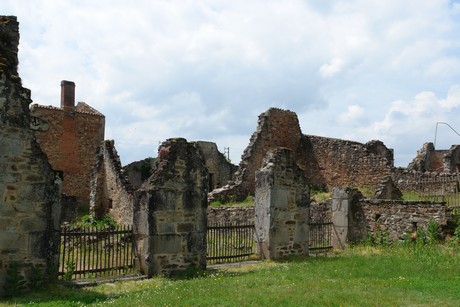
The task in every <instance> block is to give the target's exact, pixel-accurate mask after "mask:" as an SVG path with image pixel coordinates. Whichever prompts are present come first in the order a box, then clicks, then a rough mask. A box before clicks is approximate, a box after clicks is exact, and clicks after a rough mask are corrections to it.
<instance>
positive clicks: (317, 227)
mask: <svg viewBox="0 0 460 307" xmlns="http://www.w3.org/2000/svg"><path fill="white" fill-rule="evenodd" d="M308 225H309V226H310V234H309V242H308V249H309V251H310V254H319V253H327V252H329V251H331V250H332V232H333V231H334V224H333V223H332V222H323V223H309V224H308Z"/></svg>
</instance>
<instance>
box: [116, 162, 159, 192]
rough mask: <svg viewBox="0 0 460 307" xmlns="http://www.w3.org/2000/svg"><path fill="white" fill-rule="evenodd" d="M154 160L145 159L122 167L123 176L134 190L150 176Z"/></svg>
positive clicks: (153, 167)
mask: <svg viewBox="0 0 460 307" xmlns="http://www.w3.org/2000/svg"><path fill="white" fill-rule="evenodd" d="M156 160H157V159H156V158H145V159H144V160H141V161H134V162H132V163H130V164H128V165H125V166H123V168H122V170H123V174H124V175H126V177H127V178H128V181H129V183H130V184H131V185H132V186H133V188H134V189H138V188H139V187H140V186H141V185H142V184H143V183H144V181H146V180H147V179H148V178H149V177H150V176H152V174H153V171H154V169H155V164H156Z"/></svg>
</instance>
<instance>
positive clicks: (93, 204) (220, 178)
mask: <svg viewBox="0 0 460 307" xmlns="http://www.w3.org/2000/svg"><path fill="white" fill-rule="evenodd" d="M190 143H191V144H193V145H194V146H196V148H197V150H199V151H200V153H201V156H202V157H203V161H204V163H205V166H206V168H207V170H208V173H209V175H208V176H207V178H208V186H207V187H206V190H210V189H212V188H213V187H215V186H222V185H224V184H226V183H227V182H228V181H230V180H232V178H233V177H232V176H233V173H234V172H235V170H236V166H235V165H233V164H231V163H230V162H229V161H227V159H226V158H225V156H224V155H223V154H222V153H221V152H219V151H218V149H217V145H216V144H215V143H212V142H204V141H197V142H190ZM160 148H161V147H160ZM160 155H161V153H159V156H160ZM157 164H158V159H157V158H146V159H144V160H142V161H135V162H133V163H130V164H129V165H127V166H124V167H122V165H121V162H120V157H119V156H118V153H117V150H116V148H115V142H114V141H112V140H106V141H104V142H102V143H101V144H100V146H99V147H98V149H97V155H96V159H95V163H94V167H93V169H92V171H91V176H90V177H91V193H90V195H91V197H90V211H91V212H94V213H95V214H96V215H97V216H99V217H102V216H103V215H104V214H108V215H110V216H111V217H113V218H114V219H115V220H116V221H117V222H118V223H121V224H132V219H133V214H132V209H133V194H134V192H135V191H137V190H139V189H140V188H142V186H143V185H144V184H145V183H146V181H147V180H148V179H149V178H150V177H151V176H152V175H153V174H154V173H155V171H156V170H157V167H158V165H157Z"/></svg>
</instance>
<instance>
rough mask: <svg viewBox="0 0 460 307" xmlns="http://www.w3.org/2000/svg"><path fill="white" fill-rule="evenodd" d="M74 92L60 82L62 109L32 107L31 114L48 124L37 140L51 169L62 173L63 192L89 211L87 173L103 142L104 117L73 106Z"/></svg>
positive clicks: (72, 85)
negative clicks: (74, 197) (75, 198)
mask: <svg viewBox="0 0 460 307" xmlns="http://www.w3.org/2000/svg"><path fill="white" fill-rule="evenodd" d="M72 87H73V89H72ZM74 89H75V84H74V83H73V82H69V81H62V83H61V97H62V98H61V107H60V108H57V107H52V106H43V105H38V104H34V105H32V106H31V112H32V115H34V116H35V117H38V118H41V119H44V120H46V121H47V122H48V123H49V129H48V130H47V131H43V132H37V134H36V137H37V141H38V143H39V144H40V147H41V148H42V150H43V151H44V152H45V153H46V155H47V156H48V159H49V161H50V163H51V165H52V167H53V169H56V170H60V171H62V172H63V175H64V181H63V192H64V193H65V194H67V195H69V196H76V197H77V202H78V205H79V206H80V207H84V208H89V194H90V172H91V168H92V166H93V163H94V157H95V154H96V150H97V148H98V146H99V144H100V143H101V142H102V141H103V140H104V129H105V117H104V115H102V114H101V113H99V112H98V111H97V110H95V109H93V108H92V107H90V106H89V105H87V104H86V103H84V102H79V103H78V104H77V105H76V106H75V101H74V96H73V95H72V94H73V93H74ZM68 92H70V95H69V93H68ZM66 94H67V95H66ZM64 98H65V99H67V100H65V101H63V100H62V99H64Z"/></svg>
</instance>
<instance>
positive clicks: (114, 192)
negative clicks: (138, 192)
mask: <svg viewBox="0 0 460 307" xmlns="http://www.w3.org/2000/svg"><path fill="white" fill-rule="evenodd" d="M114 145H115V144H114V141H113V140H108V141H104V142H102V143H101V145H100V146H99V147H98V149H97V154H96V159H95V163H94V167H93V170H92V172H91V194H90V195H91V197H90V212H93V213H95V214H96V216H97V217H99V218H101V217H102V216H103V215H105V214H107V215H109V216H111V217H113V218H114V219H115V221H117V223H119V224H122V225H132V223H133V193H134V188H133V187H132V186H131V184H130V183H129V182H128V180H127V179H126V177H125V176H124V174H123V171H122V169H121V162H120V157H119V156H118V153H117V151H116V149H115V146H114Z"/></svg>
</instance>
